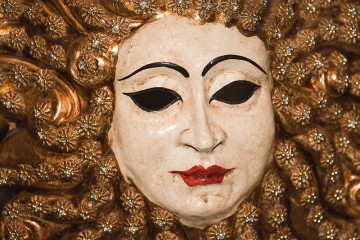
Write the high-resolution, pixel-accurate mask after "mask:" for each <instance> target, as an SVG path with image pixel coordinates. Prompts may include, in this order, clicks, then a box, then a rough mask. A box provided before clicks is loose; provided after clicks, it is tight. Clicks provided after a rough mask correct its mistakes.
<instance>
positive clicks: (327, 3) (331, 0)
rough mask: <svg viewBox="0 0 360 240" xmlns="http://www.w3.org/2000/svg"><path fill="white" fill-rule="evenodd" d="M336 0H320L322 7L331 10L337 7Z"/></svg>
mask: <svg viewBox="0 0 360 240" xmlns="http://www.w3.org/2000/svg"><path fill="white" fill-rule="evenodd" d="M335 3H336V1H335V0H320V7H322V8H329V7H333V6H334V5H335Z"/></svg>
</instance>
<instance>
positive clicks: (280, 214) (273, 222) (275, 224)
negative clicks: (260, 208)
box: [267, 204, 287, 229]
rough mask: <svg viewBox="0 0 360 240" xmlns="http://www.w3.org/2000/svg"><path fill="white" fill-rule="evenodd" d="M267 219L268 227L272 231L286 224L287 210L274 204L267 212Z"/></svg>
mask: <svg viewBox="0 0 360 240" xmlns="http://www.w3.org/2000/svg"><path fill="white" fill-rule="evenodd" d="M267 217H268V219H269V223H270V226H271V227H272V228H274V229H278V228H279V227H280V226H281V225H283V224H284V223H285V222H286V218H287V210H286V208H285V207H284V206H283V205H280V204H276V205H275V206H274V207H273V208H272V209H270V210H269V212H268V216H267Z"/></svg>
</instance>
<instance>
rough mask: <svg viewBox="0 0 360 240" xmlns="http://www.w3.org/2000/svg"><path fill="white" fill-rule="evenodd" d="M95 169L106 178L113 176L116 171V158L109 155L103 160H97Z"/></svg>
mask: <svg viewBox="0 0 360 240" xmlns="http://www.w3.org/2000/svg"><path fill="white" fill-rule="evenodd" d="M96 170H97V173H98V174H99V175H100V177H103V178H108V179H110V178H113V177H115V175H116V174H117V172H118V171H117V165H116V160H115V159H113V158H110V157H108V158H105V159H104V160H102V161H101V162H99V164H98V166H97V169H96Z"/></svg>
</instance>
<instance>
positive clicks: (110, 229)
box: [98, 212, 121, 234]
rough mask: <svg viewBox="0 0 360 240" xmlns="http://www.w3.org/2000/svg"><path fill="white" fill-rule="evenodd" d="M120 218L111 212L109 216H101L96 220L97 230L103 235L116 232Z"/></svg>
mask: <svg viewBox="0 0 360 240" xmlns="http://www.w3.org/2000/svg"><path fill="white" fill-rule="evenodd" d="M120 222H121V220H120V217H119V215H118V213H116V212H111V213H109V214H103V215H102V216H100V218H99V220H98V225H99V228H100V229H101V230H102V231H103V233H105V234H112V233H114V232H117V231H118V230H119V228H120Z"/></svg>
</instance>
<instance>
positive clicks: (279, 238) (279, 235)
mask: <svg viewBox="0 0 360 240" xmlns="http://www.w3.org/2000/svg"><path fill="white" fill-rule="evenodd" d="M270 240H295V238H294V236H293V235H292V233H291V230H290V229H289V228H287V227H282V228H279V230H278V231H276V233H274V234H271V235H270Z"/></svg>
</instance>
